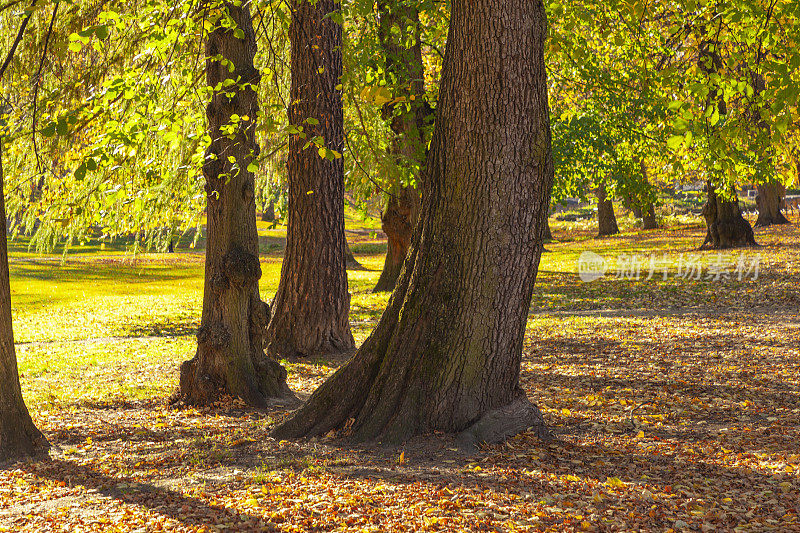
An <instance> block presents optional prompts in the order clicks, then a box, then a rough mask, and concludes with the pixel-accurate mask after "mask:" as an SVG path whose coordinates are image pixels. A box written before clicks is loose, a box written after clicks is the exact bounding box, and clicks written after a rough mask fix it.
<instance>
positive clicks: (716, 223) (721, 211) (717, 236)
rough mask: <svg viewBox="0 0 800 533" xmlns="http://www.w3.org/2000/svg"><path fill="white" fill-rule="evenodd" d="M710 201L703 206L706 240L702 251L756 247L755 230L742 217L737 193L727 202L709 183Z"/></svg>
mask: <svg viewBox="0 0 800 533" xmlns="http://www.w3.org/2000/svg"><path fill="white" fill-rule="evenodd" d="M706 188H707V190H708V201H707V202H706V205H704V206H703V217H704V218H705V219H706V227H707V231H706V239H705V241H703V245H702V246H700V249H701V250H702V249H705V248H711V249H714V250H721V249H725V248H735V247H738V246H754V245H755V244H756V241H755V237H754V236H753V228H752V227H750V223H749V222H748V221H747V220H745V218H744V217H743V216H742V211H741V209H740V208H739V200H738V198H736V193H734V192H731V194H732V195H733V198H732V199H731V200H725V199H723V198H722V197H721V196H719V195H718V194H717V192H716V190H715V189H714V186H713V185H712V184H711V182H710V181H709V182H708V183H707V184H706Z"/></svg>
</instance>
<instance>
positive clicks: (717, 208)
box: [698, 27, 756, 250]
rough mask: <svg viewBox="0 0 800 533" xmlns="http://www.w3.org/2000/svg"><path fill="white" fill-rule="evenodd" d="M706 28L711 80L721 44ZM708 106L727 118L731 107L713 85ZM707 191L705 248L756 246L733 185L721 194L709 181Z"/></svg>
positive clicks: (702, 66)
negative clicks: (708, 35)
mask: <svg viewBox="0 0 800 533" xmlns="http://www.w3.org/2000/svg"><path fill="white" fill-rule="evenodd" d="M706 31H707V30H706V28H705V27H701V28H700V30H699V34H700V36H701V37H702V38H703V41H702V42H701V44H700V51H699V54H698V69H699V71H700V72H702V73H703V74H704V75H705V77H707V78H709V79H712V78H714V77H715V76H717V72H718V71H719V70H721V68H722V58H721V56H720V53H719V43H718V42H717V41H716V40H714V39H713V38H706V37H705V36H706ZM705 105H706V109H707V110H710V111H711V113H713V114H715V115H716V116H717V117H724V116H725V115H726V114H727V112H728V106H727V103H726V101H725V98H724V93H723V91H722V90H721V89H720V88H719V87H717V86H716V85H713V84H712V89H711V90H710V91H709V92H708V96H707V98H706V102H705ZM705 129H706V131H707V132H708V133H707V135H708V136H709V137H711V138H712V139H713V138H714V137H715V136H716V129H717V128H716V125H710V124H709V125H706V126H705ZM706 191H707V193H708V200H707V201H706V204H705V205H704V206H703V218H705V220H706V238H705V240H704V241H703V244H702V245H701V246H700V248H701V249H703V248H713V249H715V250H719V249H724V248H733V247H738V246H750V245H755V244H756V241H755V237H754V235H753V228H752V227H751V226H750V223H749V222H748V221H747V220H745V218H744V216H742V210H741V209H740V208H739V198H738V197H737V195H736V191H735V189H734V187H733V186H732V185H728V186H727V187H726V188H725V189H724V193H723V194H719V191H718V190H717V189H716V187H715V185H714V182H713V181H712V180H710V179H709V180H707V181H706Z"/></svg>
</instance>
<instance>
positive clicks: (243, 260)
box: [222, 246, 261, 288]
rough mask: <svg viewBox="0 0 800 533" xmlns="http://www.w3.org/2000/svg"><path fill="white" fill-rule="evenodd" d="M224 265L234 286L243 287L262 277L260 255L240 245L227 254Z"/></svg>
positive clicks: (223, 261)
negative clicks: (245, 249)
mask: <svg viewBox="0 0 800 533" xmlns="http://www.w3.org/2000/svg"><path fill="white" fill-rule="evenodd" d="M222 266H223V268H224V270H225V274H226V276H227V277H228V280H229V282H230V283H231V285H233V286H236V287H240V288H241V287H244V286H246V285H249V284H251V283H255V282H257V281H258V280H259V279H261V263H260V262H259V261H258V257H257V256H255V255H253V254H251V253H249V252H246V251H244V250H243V249H241V248H240V247H238V246H237V247H234V248H233V249H231V251H230V252H228V253H227V254H226V255H225V257H224V258H223V260H222Z"/></svg>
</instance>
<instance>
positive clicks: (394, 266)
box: [372, 187, 420, 292]
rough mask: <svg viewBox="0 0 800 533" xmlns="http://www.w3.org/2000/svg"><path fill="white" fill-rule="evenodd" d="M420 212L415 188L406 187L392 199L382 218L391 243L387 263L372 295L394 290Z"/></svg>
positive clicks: (384, 230) (389, 243)
mask: <svg viewBox="0 0 800 533" xmlns="http://www.w3.org/2000/svg"><path fill="white" fill-rule="evenodd" d="M419 209H420V202H419V194H417V191H416V190H415V189H414V188H413V187H405V188H403V189H402V190H401V191H400V193H399V194H398V195H396V196H392V197H391V198H390V199H389V203H388V205H387V206H386V211H384V212H383V215H381V227H382V228H383V232H384V233H385V234H386V238H387V240H388V249H387V250H386V261H385V262H384V264H383V271H382V272H381V277H380V278H379V279H378V284H377V285H375V289H373V291H372V292H382V291H392V290H394V287H395V284H396V283H397V279H398V278H399V277H400V270H401V269H402V268H403V261H405V259H406V255H407V254H408V247H409V246H410V245H411V233H412V231H413V230H414V222H415V221H416V220H417V216H418V214H419Z"/></svg>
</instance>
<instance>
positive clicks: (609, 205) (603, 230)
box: [597, 184, 619, 237]
mask: <svg viewBox="0 0 800 533" xmlns="http://www.w3.org/2000/svg"><path fill="white" fill-rule="evenodd" d="M597 226H598V233H597V236H598V237H605V236H607V235H616V234H617V233H619V227H618V226H617V217H616V216H615V215H614V202H613V201H612V200H611V198H609V197H608V194H607V193H606V186H605V184H600V185H599V186H598V187H597Z"/></svg>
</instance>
